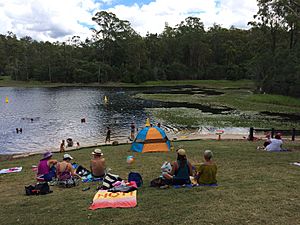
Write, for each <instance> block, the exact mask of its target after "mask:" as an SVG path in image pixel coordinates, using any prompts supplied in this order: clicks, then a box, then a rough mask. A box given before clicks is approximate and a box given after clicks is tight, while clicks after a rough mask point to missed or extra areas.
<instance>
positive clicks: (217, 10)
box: [109, 0, 257, 35]
mask: <svg viewBox="0 0 300 225" xmlns="http://www.w3.org/2000/svg"><path fill="white" fill-rule="evenodd" d="M217 2H218V4H217ZM256 4H257V3H256V0H218V1H216V0H184V1H183V0H156V1H153V2H151V3H150V4H148V5H142V6H138V5H137V4H134V5H132V6H124V5H118V6H115V7H113V8H110V9H109V11H112V12H114V13H115V14H116V15H117V16H118V17H119V18H120V19H125V20H129V21H130V22H131V24H132V26H133V28H135V29H136V31H138V32H139V33H140V34H141V35H145V34H146V33H147V31H149V32H150V33H161V32H162V30H163V28H164V26H165V22H167V23H168V24H169V25H170V26H175V25H176V24H179V23H180V22H181V21H183V20H184V19H185V18H186V17H188V16H196V17H200V18H201V20H202V21H203V22H204V25H205V26H206V27H209V26H212V25H213V24H214V23H217V24H221V25H222V26H224V27H228V28H229V27H230V26H232V25H234V26H236V27H239V28H246V27H247V23H248V22H249V21H250V20H252V18H253V15H254V14H255V13H256V12H257V5H256Z"/></svg>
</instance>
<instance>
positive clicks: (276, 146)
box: [266, 133, 285, 152]
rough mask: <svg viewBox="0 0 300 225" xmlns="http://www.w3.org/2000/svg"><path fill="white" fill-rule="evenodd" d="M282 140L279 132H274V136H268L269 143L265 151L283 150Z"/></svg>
mask: <svg viewBox="0 0 300 225" xmlns="http://www.w3.org/2000/svg"><path fill="white" fill-rule="evenodd" d="M282 144H283V141H282V139H281V134H279V133H278V134H276V135H275V138H270V144H268V145H267V146H266V151H268V152H280V151H285V150H284V149H283V148H282Z"/></svg>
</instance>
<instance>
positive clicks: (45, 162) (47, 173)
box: [37, 152, 57, 181]
mask: <svg viewBox="0 0 300 225" xmlns="http://www.w3.org/2000/svg"><path fill="white" fill-rule="evenodd" d="M51 158H52V153H51V152H46V153H44V154H43V158H42V159H41V160H40V162H39V165H38V169H37V180H39V181H51V180H52V179H53V178H54V177H56V172H55V171H56V169H55V166H54V165H56V163H57V160H53V159H51Z"/></svg>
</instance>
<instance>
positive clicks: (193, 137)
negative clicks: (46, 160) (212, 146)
mask: <svg viewBox="0 0 300 225" xmlns="http://www.w3.org/2000/svg"><path fill="white" fill-rule="evenodd" d="M169 136H170V137H171V136H172V138H170V139H169V140H171V142H175V143H176V142H184V141H201V140H215V141H247V139H246V137H245V135H242V134H223V135H222V136H221V140H218V135H213V134H200V135H199V134H194V133H191V134H186V135H181V136H178V137H175V136H173V135H169ZM255 137H257V138H258V140H256V141H253V142H257V141H261V140H264V139H265V135H263V134H262V135H256V136H255ZM283 140H284V141H285V142H292V143H296V144H298V143H300V140H299V139H298V140H297V139H296V140H295V141H291V138H290V137H287V136H285V137H283ZM115 141H117V140H115ZM113 142H114V140H112V141H111V143H109V144H106V143H96V145H84V146H80V147H68V148H66V149H65V151H64V152H72V151H77V150H81V149H85V148H97V147H106V146H114V145H113V144H112V143H113ZM131 143H132V142H128V140H127V141H126V140H124V139H123V140H120V141H118V144H116V146H118V145H130V144H131ZM43 152H45V151H40V152H29V153H20V154H0V162H2V161H5V160H16V159H21V158H27V157H30V156H35V155H40V154H42V153H43ZM51 152H53V153H60V150H59V149H57V150H53V151H51Z"/></svg>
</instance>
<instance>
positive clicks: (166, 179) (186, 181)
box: [158, 148, 217, 188]
mask: <svg viewBox="0 0 300 225" xmlns="http://www.w3.org/2000/svg"><path fill="white" fill-rule="evenodd" d="M176 152H177V159H176V161H174V162H173V163H172V165H171V166H170V171H166V170H163V171H164V172H163V173H162V176H161V180H160V181H159V185H158V186H160V187H162V188H166V187H168V186H170V185H176V186H177V185H191V184H199V185H217V179H216V175H217V165H216V164H215V162H214V161H213V160H212V158H213V153H212V151H210V150H206V151H204V155H203V156H204V163H201V164H200V165H194V166H193V165H192V164H191V162H190V161H189V160H188V159H187V154H186V151H185V150H184V149H182V148H180V149H178V150H177V151H176Z"/></svg>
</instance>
